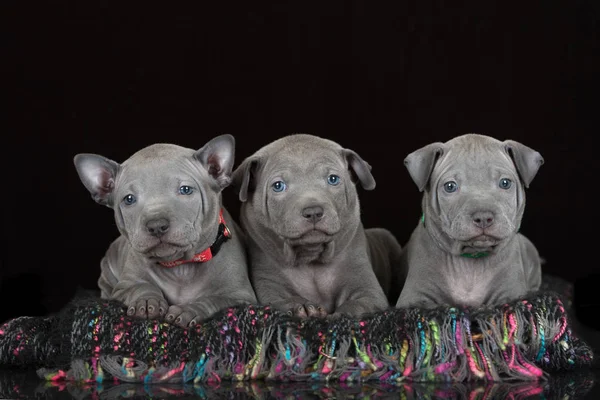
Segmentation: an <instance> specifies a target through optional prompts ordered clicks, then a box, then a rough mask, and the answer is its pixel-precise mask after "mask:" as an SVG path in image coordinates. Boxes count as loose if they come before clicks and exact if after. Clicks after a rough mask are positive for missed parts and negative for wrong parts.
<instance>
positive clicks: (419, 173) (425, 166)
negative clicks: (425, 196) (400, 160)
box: [404, 142, 444, 192]
mask: <svg viewBox="0 0 600 400" xmlns="http://www.w3.org/2000/svg"><path fill="white" fill-rule="evenodd" d="M442 154H444V144H443V143H441V142H435V143H431V144H428V145H427V146H425V147H421V148H420V149H419V150H416V151H413V152H412V153H410V154H409V155H408V156H406V158H405V159H404V166H405V167H406V169H408V173H409V174H410V177H411V178H412V180H413V181H414V182H415V183H416V184H417V187H418V188H419V192H422V191H423V190H425V187H426V186H427V184H428V183H429V178H430V177H431V172H433V167H434V165H435V162H436V161H437V159H438V158H439V157H440V156H441V155H442Z"/></svg>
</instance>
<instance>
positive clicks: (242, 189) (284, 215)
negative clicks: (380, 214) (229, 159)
mask: <svg viewBox="0 0 600 400" xmlns="http://www.w3.org/2000/svg"><path fill="white" fill-rule="evenodd" d="M370 169H371V167H370V166H369V165H368V164H367V163H366V162H365V161H364V160H363V159H362V158H360V156H359V155H358V154H356V153H355V152H354V151H352V150H348V149H344V148H342V147H341V146H340V145H339V144H337V143H335V142H333V141H330V140H327V139H323V138H319V137H316V136H312V135H306V134H295V135H290V136H286V137H284V138H281V139H279V140H276V141H274V142H272V143H270V144H269V145H267V146H265V147H263V148H261V149H260V150H258V151H257V152H256V153H255V154H254V155H252V156H250V157H248V158H247V159H246V160H244V161H243V162H242V164H241V165H240V166H239V167H238V168H237V169H236V170H235V172H234V174H233V180H234V187H235V188H237V190H238V191H239V198H240V201H241V202H242V206H241V211H240V223H241V226H242V229H244V231H245V232H246V234H247V237H248V242H247V243H248V252H249V256H250V260H251V261H250V264H251V268H250V276H251V281H252V284H253V286H254V289H255V291H256V295H257V298H258V300H259V302H261V303H263V304H265V303H268V304H271V305H272V306H274V307H275V308H277V309H280V310H284V311H289V312H290V313H292V314H293V315H296V316H299V317H307V316H308V317H312V316H319V317H325V316H327V315H329V314H335V315H340V314H349V315H360V314H362V313H366V312H374V311H378V310H383V309H385V308H387V307H388V301H387V299H386V295H385V293H384V291H383V289H382V286H381V285H380V284H379V283H378V278H377V276H379V277H380V279H381V280H382V283H383V284H384V285H386V286H389V285H390V280H391V279H392V274H391V272H390V271H391V270H392V268H391V266H392V264H393V263H394V262H395V260H398V259H399V257H400V250H401V249H400V245H399V244H398V242H397V241H396V239H395V238H394V237H393V235H392V234H391V233H390V232H389V231H387V230H385V229H381V228H380V229H373V230H366V231H365V230H364V229H363V225H362V223H361V220H360V205H359V200H358V194H357V191H356V186H355V182H358V183H360V185H361V186H362V187H363V188H364V189H366V190H372V189H374V188H375V180H374V178H373V176H372V174H371V172H370ZM374 260H375V261H376V263H375V265H374V264H373V261H374ZM374 267H375V271H374ZM376 273H377V276H376Z"/></svg>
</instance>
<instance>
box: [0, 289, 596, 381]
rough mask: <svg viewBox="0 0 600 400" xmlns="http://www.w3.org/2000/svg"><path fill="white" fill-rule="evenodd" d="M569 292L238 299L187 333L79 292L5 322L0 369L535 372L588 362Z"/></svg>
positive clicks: (441, 375) (183, 377)
mask: <svg viewBox="0 0 600 400" xmlns="http://www.w3.org/2000/svg"><path fill="white" fill-rule="evenodd" d="M570 290H571V286H570V285H569V284H566V283H565V282H563V281H561V280H559V279H556V278H552V277H545V278H544V286H543V287H542V289H541V290H540V291H539V292H537V293H533V294H531V295H529V296H527V297H526V298H524V299H521V300H518V301H514V302H512V303H510V304H505V305H502V306H499V307H495V308H479V309H472V310H469V309H457V308H452V307H440V308H438V309H434V310H423V309H407V310H404V309H390V310H387V311H383V312H379V313H374V314H372V315H366V316H364V317H362V318H350V317H340V318H337V319H333V320H330V319H317V318H310V319H305V320H300V319H296V318H293V317H291V316H289V315H287V314H286V313H281V312H278V311H275V310H273V309H271V308H269V307H266V306H256V305H253V306H239V307H232V308H229V309H226V310H223V311H222V312H220V313H219V314H217V315H215V316H214V317H213V318H211V319H210V320H208V321H205V322H204V323H202V324H198V325H196V326H195V327H193V328H190V329H183V328H179V327H177V326H174V325H170V324H168V323H165V322H162V321H153V320H141V319H136V318H132V317H128V316H127V315H126V314H125V307H124V306H123V304H121V303H119V302H116V301H106V300H101V299H99V298H96V297H80V298H75V299H74V300H73V301H72V302H71V303H70V304H68V305H67V306H65V307H64V309H63V310H62V311H61V312H60V313H58V314H56V315H52V316H47V317H19V318H15V319H13V320H10V321H8V322H6V323H4V324H3V325H2V326H0V366H7V365H8V366H18V365H21V366H35V367H38V368H39V370H38V374H39V376H40V377H42V378H44V379H46V380H49V381H53V382H57V381H63V380H65V381H80V382H94V381H96V382H102V381H103V380H105V379H107V378H111V379H116V380H119V381H121V382H143V383H157V382H160V383H165V382H187V383H208V384H210V383H215V382H221V381H245V380H263V379H264V380H275V381H288V382H289V381H330V380H335V381H337V382H342V383H350V382H357V381H375V382H378V383H392V384H393V383H398V382H406V381H409V382H426V381H435V382H464V381H473V380H483V381H501V380H509V379H512V380H539V379H545V378H547V376H548V373H550V372H552V371H561V370H572V369H576V368H579V367H585V366H588V365H590V364H591V362H592V358H593V354H592V351H591V349H590V348H589V346H587V344H586V343H584V342H583V341H581V340H579V339H578V338H577V337H576V336H575V335H574V333H573V332H572V327H571V324H570V320H569V317H568V315H567V310H566V308H565V307H567V308H568V306H569V302H570V301H571V294H570V292H569V291H570Z"/></svg>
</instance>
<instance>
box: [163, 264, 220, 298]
mask: <svg viewBox="0 0 600 400" xmlns="http://www.w3.org/2000/svg"><path fill="white" fill-rule="evenodd" d="M193 266H194V267H197V266H196V265H193ZM153 275H154V276H153V278H154V281H155V283H156V285H157V286H158V287H159V288H160V290H161V291H162V292H163V295H164V296H165V298H166V299H167V301H168V302H169V304H188V303H192V302H194V301H195V300H196V299H198V298H199V297H200V296H205V295H207V294H208V293H207V291H208V290H209V283H208V282H207V280H206V279H203V276H202V275H203V274H202V271H199V270H194V269H192V268H190V267H189V266H187V265H181V266H178V267H175V268H172V269H169V270H161V271H159V272H158V273H155V274H153Z"/></svg>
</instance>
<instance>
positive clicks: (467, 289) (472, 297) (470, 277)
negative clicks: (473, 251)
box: [445, 266, 501, 306]
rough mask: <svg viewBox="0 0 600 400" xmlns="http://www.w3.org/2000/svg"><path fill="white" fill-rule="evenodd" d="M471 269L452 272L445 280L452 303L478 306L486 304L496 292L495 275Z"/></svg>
mask: <svg viewBox="0 0 600 400" xmlns="http://www.w3.org/2000/svg"><path fill="white" fill-rule="evenodd" d="M468 267H471V268H457V269H455V270H451V271H450V273H449V274H448V275H447V276H446V278H445V281H446V282H445V283H446V290H447V294H448V297H450V299H449V300H451V303H453V304H457V305H463V306H478V305H481V304H484V303H486V301H487V300H488V299H489V297H490V296H491V294H492V292H493V291H494V285H495V284H501V283H500V282H496V280H495V279H494V275H493V274H490V273H487V272H486V271H481V270H474V268H472V267H473V266H468Z"/></svg>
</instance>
